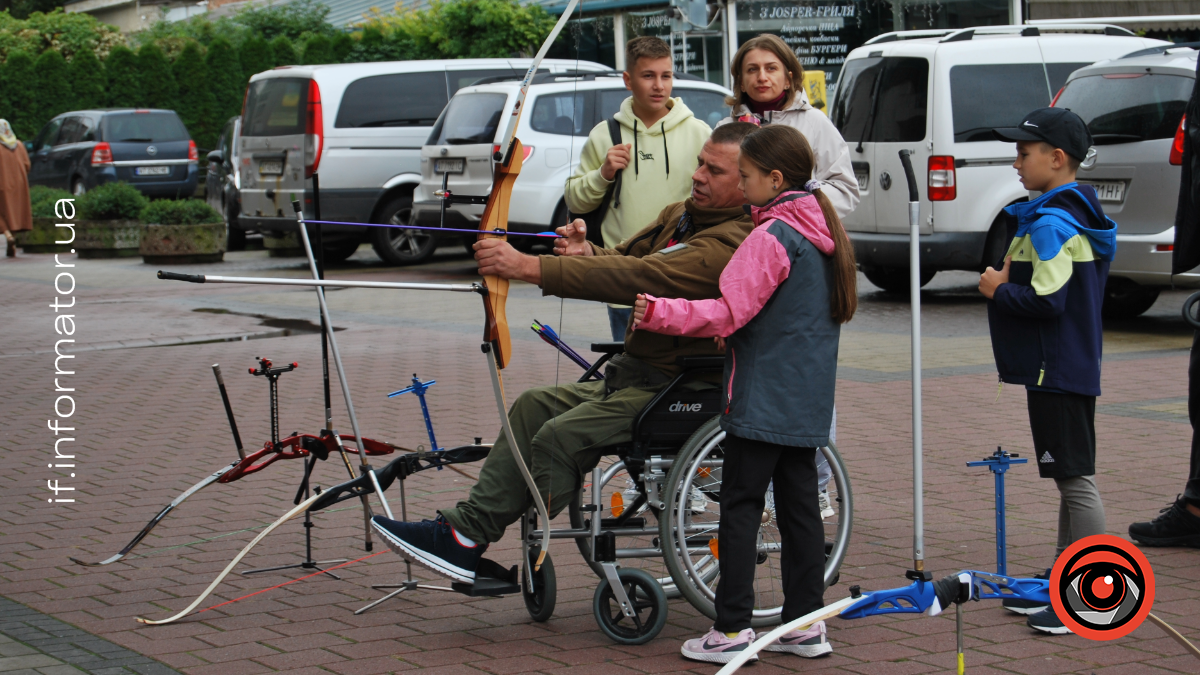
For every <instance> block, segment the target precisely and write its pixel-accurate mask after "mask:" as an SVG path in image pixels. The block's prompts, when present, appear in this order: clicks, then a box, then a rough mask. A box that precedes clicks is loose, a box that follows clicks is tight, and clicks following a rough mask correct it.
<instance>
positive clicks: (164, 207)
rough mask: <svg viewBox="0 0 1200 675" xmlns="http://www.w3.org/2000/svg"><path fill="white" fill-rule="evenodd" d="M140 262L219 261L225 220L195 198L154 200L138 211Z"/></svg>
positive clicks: (223, 255) (223, 256)
mask: <svg viewBox="0 0 1200 675" xmlns="http://www.w3.org/2000/svg"><path fill="white" fill-rule="evenodd" d="M141 220H142V222H143V223H145V224H144V225H142V246H141V249H140V251H141V254H142V260H144V261H146V262H147V263H150V264H153V265H172V264H195V263H210V262H221V261H222V260H224V259H225V221H224V220H223V219H222V218H221V214H220V213H218V212H217V211H216V210H215V209H213V208H212V207H211V206H209V205H208V204H206V203H204V202H203V201H201V200H199V199H181V200H179V201H174V200H170V199H156V200H154V201H152V202H150V205H149V206H147V207H146V208H145V209H143V210H142V213H141Z"/></svg>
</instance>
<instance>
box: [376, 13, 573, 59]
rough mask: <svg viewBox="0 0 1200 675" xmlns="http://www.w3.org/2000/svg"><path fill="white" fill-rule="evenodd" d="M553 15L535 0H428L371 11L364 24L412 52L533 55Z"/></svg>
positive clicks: (431, 55) (458, 55)
mask: <svg viewBox="0 0 1200 675" xmlns="http://www.w3.org/2000/svg"><path fill="white" fill-rule="evenodd" d="M554 21H555V20H554V18H553V17H551V16H550V15H549V14H548V13H547V12H546V10H544V9H542V7H541V6H540V5H535V4H530V5H522V4H521V3H520V2H519V1H518V0H454V1H453V2H443V1H442V0H433V1H432V2H431V3H430V4H429V6H428V7H427V8H426V9H405V8H404V7H403V6H400V5H397V7H396V12H395V14H390V15H384V14H381V13H379V12H377V11H373V12H372V14H371V15H370V16H369V17H368V20H367V21H366V23H365V24H364V26H365V27H366V28H376V29H378V30H379V31H380V33H382V34H383V35H384V36H385V38H386V39H387V41H389V42H393V43H395V44H396V45H397V47H396V48H397V49H398V50H400V51H404V50H411V51H412V52H413V53H414V58H422V59H436V58H445V59H455V58H489V57H490V58H506V57H512V56H521V55H532V53H533V52H534V51H536V49H537V47H538V46H539V45H540V44H541V42H542V40H544V39H545V37H546V34H547V33H549V32H550V29H551V28H552V27H553V26H554Z"/></svg>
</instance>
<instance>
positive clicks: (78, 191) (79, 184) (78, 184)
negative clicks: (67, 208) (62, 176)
mask: <svg viewBox="0 0 1200 675" xmlns="http://www.w3.org/2000/svg"><path fill="white" fill-rule="evenodd" d="M59 185H62V183H59ZM86 192H87V186H86V185H84V184H83V179H82V178H76V179H75V181H74V182H72V183H71V194H73V195H75V196H76V197H82V196H83V195H84V194H85V193H86Z"/></svg>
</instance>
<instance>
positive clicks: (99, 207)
mask: <svg viewBox="0 0 1200 675" xmlns="http://www.w3.org/2000/svg"><path fill="white" fill-rule="evenodd" d="M149 203H150V201H149V200H148V199H146V197H145V196H144V195H143V194H142V193H141V192H140V191H138V189H137V188H135V187H133V186H132V185H130V184H129V183H124V182H120V181H118V182H116V183H105V184H104V185H101V186H100V187H97V188H95V189H94V190H89V191H88V192H87V193H86V194H84V195H83V196H82V197H80V198H79V200H78V201H77V202H76V205H77V206H78V208H79V217H80V218H82V219H84V220H132V219H134V218H137V217H138V216H139V215H140V214H141V213H142V209H145V208H146V205H147V204H149Z"/></svg>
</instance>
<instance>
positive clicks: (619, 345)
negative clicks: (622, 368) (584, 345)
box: [592, 342, 625, 354]
mask: <svg viewBox="0 0 1200 675" xmlns="http://www.w3.org/2000/svg"><path fill="white" fill-rule="evenodd" d="M592 351H593V352H596V353H597V354H621V353H623V352H624V351H625V343H624V342H593V343H592Z"/></svg>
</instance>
